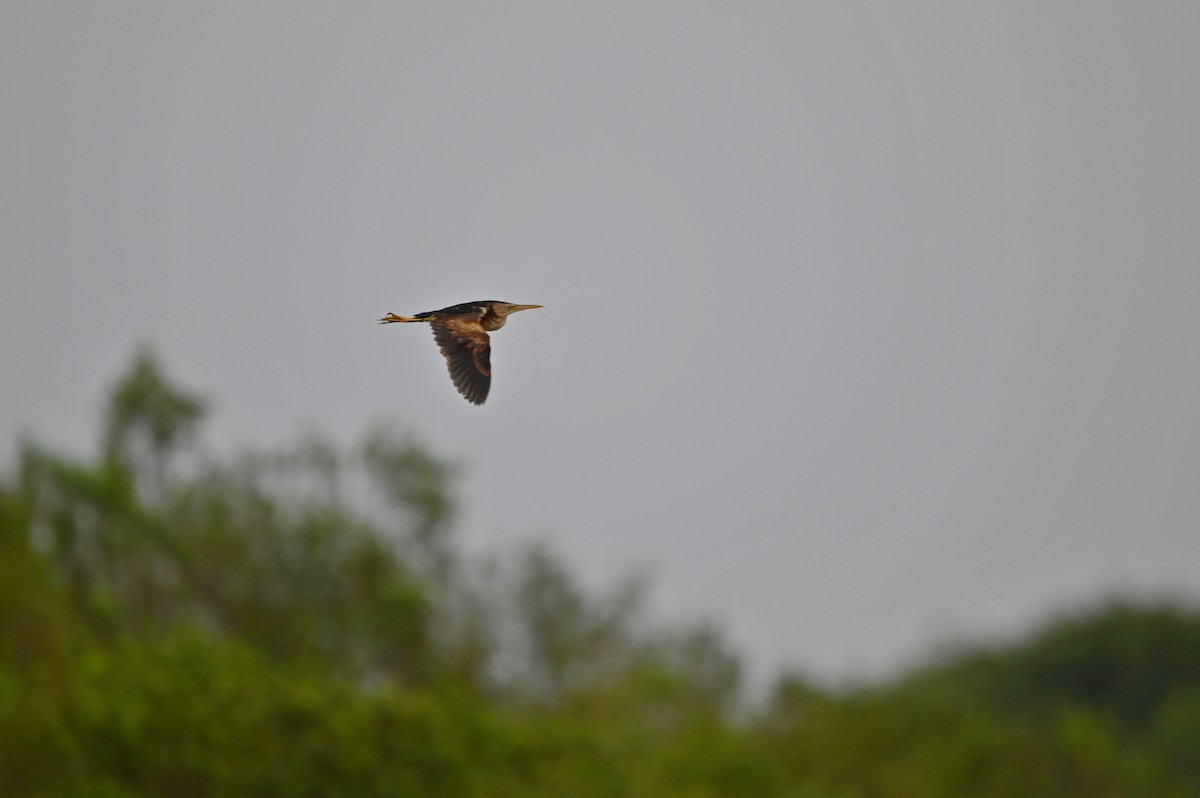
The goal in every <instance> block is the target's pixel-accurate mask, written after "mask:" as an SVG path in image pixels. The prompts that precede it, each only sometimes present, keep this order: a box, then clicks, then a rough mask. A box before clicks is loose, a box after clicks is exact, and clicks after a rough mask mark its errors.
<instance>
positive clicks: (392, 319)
mask: <svg viewBox="0 0 1200 798" xmlns="http://www.w3.org/2000/svg"><path fill="white" fill-rule="evenodd" d="M402 321H429V319H418V318H416V317H415V316H397V315H396V314H395V313H389V314H387V315H386V316H384V317H383V318H382V319H380V320H379V323H380V324H395V323H397V322H402Z"/></svg>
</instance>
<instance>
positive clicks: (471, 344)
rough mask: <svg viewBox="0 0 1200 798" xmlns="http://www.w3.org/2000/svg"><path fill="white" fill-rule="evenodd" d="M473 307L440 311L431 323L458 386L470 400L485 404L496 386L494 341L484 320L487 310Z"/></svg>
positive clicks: (436, 339) (455, 384) (454, 381)
mask: <svg viewBox="0 0 1200 798" xmlns="http://www.w3.org/2000/svg"><path fill="white" fill-rule="evenodd" d="M472 310H473V311H474V312H472V313H464V314H455V315H446V316H442V315H440V312H439V315H438V316H435V317H434V319H433V323H432V325H431V326H432V327H433V338H434V340H435V341H437V345H438V348H439V349H441V350H442V356H443V357H445V358H446V367H447V368H448V369H449V371H450V380H451V382H453V383H454V387H455V388H457V389H458V392H459V393H461V394H462V395H463V396H464V397H465V398H466V400H467V401H468V402H471V403H472V404H477V405H481V404H483V402H484V400H485V399H487V395H488V389H489V388H491V387H492V342H491V339H489V338H488V334H487V333H486V332H485V331H484V329H483V325H482V323H481V321H480V320H481V319H482V318H483V309H482V308H473V309H472Z"/></svg>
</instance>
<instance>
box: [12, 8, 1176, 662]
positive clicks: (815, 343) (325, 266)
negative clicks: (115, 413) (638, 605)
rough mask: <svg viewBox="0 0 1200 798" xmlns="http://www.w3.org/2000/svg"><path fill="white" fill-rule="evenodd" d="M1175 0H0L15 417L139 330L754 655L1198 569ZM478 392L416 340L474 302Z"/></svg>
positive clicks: (816, 654) (70, 440)
mask: <svg viewBox="0 0 1200 798" xmlns="http://www.w3.org/2000/svg"><path fill="white" fill-rule="evenodd" d="M1198 41H1200V4H1196V3H1192V2H1177V3H1166V2H1146V3H1119V2H1059V3H1044V2H1007V3H992V4H969V5H968V4H962V3H950V2H945V3H929V2H923V3H891V2H864V3H795V2H771V3H767V2H757V3H723V4H715V3H682V2H678V3H665V2H664V3H645V2H636V3H614V2H604V3H592V4H587V5H584V4H569V3H549V2H547V3H482V2H476V3H441V2H421V3H417V2H386V3H385V2H379V3H332V2H330V3H321V4H313V3H307V4H306V3H296V2H287V3H284V2H278V3H241V2H205V3H189V4H166V3H117V2H113V3H86V2H65V3H64V2H13V1H12V0H0V268H2V270H3V271H2V274H3V282H2V284H0V339H2V340H3V342H4V344H3V346H2V347H0V379H2V380H3V382H2V396H3V399H2V401H0V439H2V440H0V446H3V447H5V451H6V454H5V456H4V461H6V462H7V461H9V460H10V456H11V450H12V441H13V440H14V438H15V435H16V434H17V433H18V432H19V431H22V430H25V431H33V432H35V433H36V434H37V436H38V437H40V438H41V439H43V440H46V441H49V442H51V443H53V444H55V445H58V446H61V447H64V448H68V449H70V450H72V451H81V452H82V451H86V450H87V447H90V446H91V444H92V442H93V440H94V438H95V435H96V423H95V422H96V414H97V409H98V402H99V398H100V397H101V396H102V395H103V393H104V391H105V389H106V386H107V385H108V383H109V382H110V381H111V380H112V379H113V378H114V377H115V376H116V374H117V373H118V371H119V370H120V369H121V368H123V367H124V365H125V364H126V363H127V361H128V359H129V357H130V355H131V352H132V350H133V348H134V345H135V343H136V342H138V341H149V342H152V343H153V344H155V345H156V347H157V348H158V350H159V352H160V354H161V355H162V357H163V360H164V361H165V363H166V365H167V367H168V370H169V372H170V373H171V374H172V375H173V376H174V377H175V378H177V379H178V380H180V381H182V382H183V383H184V384H186V385H189V386H192V387H195V388H198V389H200V390H202V391H203V392H205V393H206V394H208V395H209V396H210V397H211V398H212V399H213V400H214V401H215V405H216V407H215V414H214V416H213V418H212V422H211V424H210V426H209V433H210V436H209V440H210V441H211V442H212V445H213V446H214V447H215V448H217V449H219V450H220V449H228V448H232V447H234V446H237V445H243V444H245V445H249V444H254V445H271V444H276V443H281V442H284V441H287V440H290V439H292V438H293V437H294V436H295V434H296V433H297V432H299V431H300V430H303V429H305V428H309V427H317V428H320V429H323V430H326V431H328V432H329V433H330V434H332V435H333V436H335V437H336V438H337V439H339V440H345V441H350V440H353V439H355V438H357V436H359V435H360V434H361V433H362V432H363V431H364V430H365V428H366V427H367V426H368V424H369V423H370V422H371V421H372V420H374V419H379V418H396V419H399V420H400V421H401V423H403V424H405V425H408V426H411V427H412V428H413V429H414V430H415V431H416V432H417V433H418V434H419V436H420V437H421V438H422V439H424V440H425V441H426V442H427V443H428V444H430V445H431V446H432V447H433V448H434V449H435V450H436V451H437V452H439V453H442V454H444V455H447V456H451V457H454V458H458V459H461V460H462V461H463V462H464V463H465V464H466V465H467V472H466V476H465V479H464V482H463V488H464V497H463V498H464V505H465V508H466V513H465V517H464V519H463V526H462V534H463V536H464V538H465V539H466V540H467V541H468V542H469V543H470V544H471V545H472V546H476V547H479V548H487V547H495V546H503V545H505V544H506V543H509V542H512V541H514V540H521V539H526V538H528V537H529V536H531V535H537V536H543V537H545V538H546V539H548V540H550V541H551V542H552V544H553V545H554V546H555V547H556V548H558V549H559V550H560V551H562V552H563V553H564V554H566V555H567V556H568V558H569V560H570V561H571V562H572V563H573V565H574V566H575V568H576V570H577V571H578V572H579V573H580V574H581V575H583V576H584V577H585V578H586V579H587V580H588V581H589V583H594V584H601V583H605V582H608V581H611V580H613V579H615V578H617V577H618V576H620V575H622V574H624V573H625V572H626V571H627V569H629V568H630V567H633V566H646V567H647V568H648V569H649V570H650V572H651V573H652V574H653V575H654V578H655V585H656V588H655V591H654V596H655V603H656V606H657V608H658V610H659V611H660V612H661V613H662V614H663V616H664V617H675V616H678V615H681V616H684V617H695V616H699V615H712V616H714V617H716V618H718V619H720V620H721V621H722V622H723V623H724V625H725V628H726V630H727V631H728V633H729V635H730V637H731V638H732V639H733V640H734V641H735V642H736V643H737V645H738V646H739V648H740V649H741V650H743V651H745V652H747V653H748V654H750V655H752V657H753V658H754V660H755V662H756V663H757V666H758V667H759V668H760V670H761V669H766V668H774V667H776V666H778V665H780V664H781V663H784V662H786V663H791V664H793V665H797V666H800V667H802V668H806V669H810V670H812V671H814V672H817V673H822V674H826V675H830V674H844V673H847V672H857V673H863V672H879V671H880V669H882V668H888V667H892V666H894V665H895V664H896V663H899V662H905V661H908V660H909V658H911V657H912V656H914V655H917V654H920V653H921V652H924V651H926V650H927V648H928V646H929V644H930V643H931V641H938V640H942V639H945V638H946V637H947V636H953V635H963V634H965V635H969V636H971V637H980V636H984V635H989V634H1001V633H1009V632H1012V631H1013V630H1016V629H1020V628H1022V625H1024V624H1027V623H1029V622H1030V621H1032V620H1035V619H1039V618H1041V617H1043V615H1044V614H1045V613H1046V612H1048V611H1050V610H1051V609H1053V608H1056V607H1061V606H1063V605H1065V604H1073V603H1078V602H1081V601H1086V600H1088V599H1090V598H1095V597H1098V596H1100V595H1104V594H1106V593H1107V592H1109V591H1111V590H1114V589H1127V590H1129V589H1133V590H1151V591H1160V590H1173V591H1180V592H1183V593H1186V594H1190V595H1200V526H1198V523H1197V522H1198V521H1200V415H1198V414H1197V408H1198V407H1200V358H1198V356H1197V355H1198V351H1200V346H1198V344H1200V318H1198V315H1197V314H1198V311H1200V156H1198V155H1197V148H1198V142H1200V47H1198V46H1197V42H1198ZM485 298H495V299H505V300H509V301H512V302H520V303H538V304H542V305H545V306H546V307H545V309H544V310H538V311H532V312H529V313H523V314H520V315H519V316H516V317H514V319H513V321H512V322H511V323H510V324H509V325H508V326H507V327H505V329H504V330H502V331H500V332H499V333H498V334H497V335H496V336H495V339H494V341H493V344H494V350H493V365H494V368H495V378H494V380H493V386H492V394H491V397H490V398H489V400H488V403H487V405H485V406H484V407H482V408H476V407H472V406H470V405H468V404H467V403H466V402H465V401H463V400H462V399H461V398H460V397H459V396H458V395H457V394H456V393H455V391H454V389H453V387H452V386H451V384H450V381H449V379H448V378H447V376H446V373H445V365H444V363H443V361H442V358H441V357H440V356H439V355H438V354H437V351H436V348H435V346H434V343H433V339H432V336H431V335H430V334H429V332H428V330H426V329H424V328H420V327H407V326H401V327H378V326H376V325H375V323H374V320H375V319H376V318H377V317H379V316H381V315H383V314H384V313H386V312H389V311H394V312H397V313H402V314H408V313H414V312H418V311H423V310H430V309H434V308H439V307H442V306H444V305H449V304H453V303H456V302H462V301H467V300H474V299H485Z"/></svg>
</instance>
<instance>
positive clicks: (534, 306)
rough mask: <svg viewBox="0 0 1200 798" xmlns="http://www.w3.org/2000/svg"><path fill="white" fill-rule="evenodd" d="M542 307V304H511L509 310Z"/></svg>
mask: <svg viewBox="0 0 1200 798" xmlns="http://www.w3.org/2000/svg"><path fill="white" fill-rule="evenodd" d="M540 307H541V305H509V306H508V312H509V313H516V312H517V311H518V310H533V309H534V308H540Z"/></svg>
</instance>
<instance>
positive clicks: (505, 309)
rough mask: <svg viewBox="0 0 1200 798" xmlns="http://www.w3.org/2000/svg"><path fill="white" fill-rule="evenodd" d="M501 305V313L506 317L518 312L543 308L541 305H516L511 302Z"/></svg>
mask: <svg viewBox="0 0 1200 798" xmlns="http://www.w3.org/2000/svg"><path fill="white" fill-rule="evenodd" d="M500 305H501V310H500V312H501V313H502V314H503V315H505V316H507V315H508V314H510V313H516V312H517V311H518V310H533V309H534V308H540V307H541V305H514V304H512V303H511V302H501V303H500Z"/></svg>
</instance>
